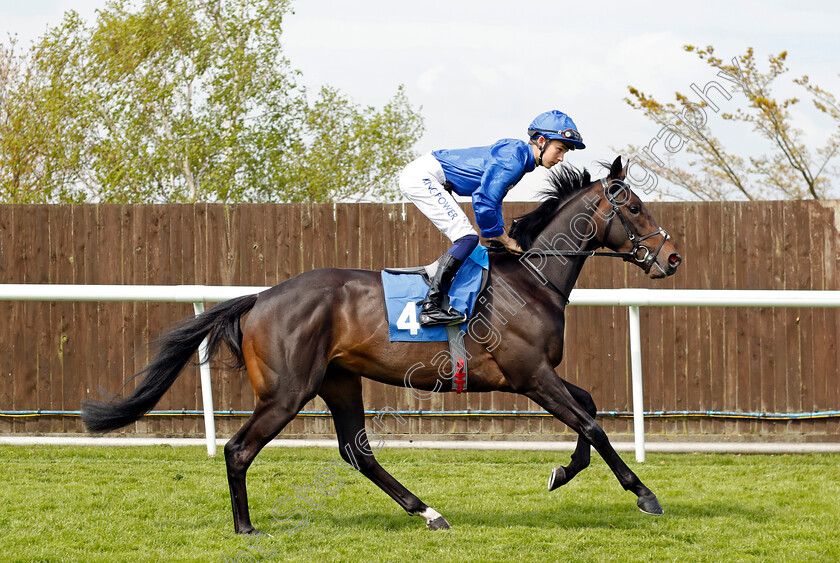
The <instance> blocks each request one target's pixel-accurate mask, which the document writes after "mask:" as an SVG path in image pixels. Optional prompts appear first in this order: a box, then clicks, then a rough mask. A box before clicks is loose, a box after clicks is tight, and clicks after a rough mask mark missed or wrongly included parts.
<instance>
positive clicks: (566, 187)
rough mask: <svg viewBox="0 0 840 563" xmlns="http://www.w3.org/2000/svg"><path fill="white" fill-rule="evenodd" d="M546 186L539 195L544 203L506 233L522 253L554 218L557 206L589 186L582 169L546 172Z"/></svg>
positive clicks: (570, 168) (568, 167)
mask: <svg viewBox="0 0 840 563" xmlns="http://www.w3.org/2000/svg"><path fill="white" fill-rule="evenodd" d="M548 183H549V187H548V188H547V189H545V190H543V191H542V192H541V193H540V195H541V196H544V197H546V199H545V200H544V201H543V202H542V203H540V205H539V207H537V208H536V209H534V210H533V211H531V212H530V213H526V214H525V215H522V216H521V217H517V218H516V219H514V222H513V225H512V226H511V228H510V232H509V233H508V234H509V236H510V237H511V238H513V239H514V240H515V241H516V242H517V243H518V244H519V246H520V248H522V250H529V249H530V248H531V246H532V245H533V244H534V240H535V239H536V238H537V235H539V234H540V232H541V231H542V230H543V229H544V228H545V227H546V225H548V223H549V221H551V219H552V218H553V217H554V216H555V215H556V214H557V210H558V209H560V206H561V205H563V204H564V203H566V201H568V200H569V199H571V198H572V196H574V195H575V194H577V193H579V192H581V191H583V189H584V188H586V187H587V186H588V185H589V184H590V183H591V179H590V176H589V172H588V171H587V170H586V169H585V168H584V169H583V171H580V170H578V169H577V168H575V167H574V166H567V165H563V166H562V167H554V168H552V169H551V170H549V172H548Z"/></svg>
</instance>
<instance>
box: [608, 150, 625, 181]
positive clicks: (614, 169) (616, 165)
mask: <svg viewBox="0 0 840 563" xmlns="http://www.w3.org/2000/svg"><path fill="white" fill-rule="evenodd" d="M624 173H625V169H624V167H623V166H621V155H618V156H617V157H615V160H614V161H613V163H612V166H610V178H611V179H613V180H623V179H624Z"/></svg>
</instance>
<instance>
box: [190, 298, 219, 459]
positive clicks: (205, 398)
mask: <svg viewBox="0 0 840 563" xmlns="http://www.w3.org/2000/svg"><path fill="white" fill-rule="evenodd" d="M193 308H194V309H195V314H196V315H200V314H201V313H203V312H204V303H193ZM198 361H199V362H200V364H199V368H198V369H199V371H200V372H201V403H202V406H203V407H204V437H205V440H206V441H207V455H208V456H211V457H213V456H215V455H216V420H215V419H214V418H213V386H212V383H211V381H210V362H209V361H208V358H207V339H206V338H205V339H204V340H202V341H201V344H200V345H199V346H198Z"/></svg>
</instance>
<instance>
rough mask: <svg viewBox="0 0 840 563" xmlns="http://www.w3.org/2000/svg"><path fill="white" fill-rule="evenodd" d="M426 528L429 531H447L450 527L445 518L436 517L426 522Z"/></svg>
mask: <svg viewBox="0 0 840 563" xmlns="http://www.w3.org/2000/svg"><path fill="white" fill-rule="evenodd" d="M426 527H427V528H428V529H430V530H448V529H450V528H451V527H452V526H450V525H449V522H447V521H446V518H444V517H443V516H438V517H437V518H435V519H434V520H429V521H428V522H426Z"/></svg>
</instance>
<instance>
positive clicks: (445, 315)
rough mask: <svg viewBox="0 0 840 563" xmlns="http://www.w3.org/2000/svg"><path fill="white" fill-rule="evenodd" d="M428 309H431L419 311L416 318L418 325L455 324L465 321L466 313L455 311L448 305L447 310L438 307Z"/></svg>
mask: <svg viewBox="0 0 840 563" xmlns="http://www.w3.org/2000/svg"><path fill="white" fill-rule="evenodd" d="M430 309H431V310H429V311H423V310H421V311H420V316H419V318H418V320H419V321H420V326H422V327H429V326H440V325H457V324H461V323H465V322H467V315H465V314H463V313H460V312H458V311H456V310H455V309H453V308H452V307H448V310H447V311H444V310H443V309H442V308H440V307H434V308H430Z"/></svg>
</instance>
